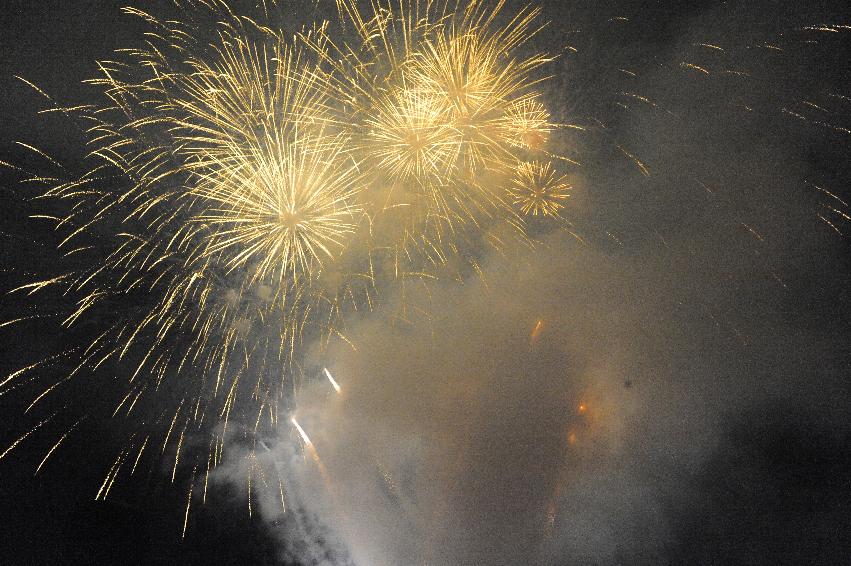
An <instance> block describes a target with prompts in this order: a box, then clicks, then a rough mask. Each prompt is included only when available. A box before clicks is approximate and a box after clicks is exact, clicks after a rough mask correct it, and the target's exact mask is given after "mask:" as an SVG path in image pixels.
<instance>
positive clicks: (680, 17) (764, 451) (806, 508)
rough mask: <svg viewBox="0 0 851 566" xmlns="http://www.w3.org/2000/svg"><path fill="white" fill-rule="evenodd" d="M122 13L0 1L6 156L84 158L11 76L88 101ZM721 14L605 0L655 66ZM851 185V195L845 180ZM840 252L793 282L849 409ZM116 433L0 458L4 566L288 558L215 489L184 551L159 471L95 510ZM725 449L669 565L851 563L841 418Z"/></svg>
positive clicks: (1, 403) (10, 412) (801, 418)
mask: <svg viewBox="0 0 851 566" xmlns="http://www.w3.org/2000/svg"><path fill="white" fill-rule="evenodd" d="M123 4H124V3H123V2H118V3H116V2H107V1H94V0H78V1H73V2H72V1H67V0H66V1H53V0H46V1H42V2H38V3H33V2H30V1H21V0H6V1H5V2H4V3H3V7H2V10H0V160H3V161H10V162H13V163H14V162H20V161H16V160H26V159H28V158H27V157H26V152H24V151H23V150H21V149H20V148H18V147H16V146H14V145H13V144H12V142H13V141H15V140H21V141H26V142H27V143H31V144H33V145H36V146H38V147H40V148H42V149H44V150H45V151H46V152H48V153H50V154H51V155H54V156H56V157H58V158H61V159H64V160H74V159H76V158H78V157H79V155H80V144H79V136H78V135H77V134H76V132H75V130H74V127H73V125H70V124H68V122H67V121H65V120H63V119H62V118H61V117H59V116H56V115H50V116H37V115H36V111H37V110H38V109H40V108H43V107H44V104H43V99H42V98H41V97H40V96H39V95H38V94H37V93H35V92H33V91H32V89H30V88H29V87H27V86H26V85H23V84H22V83H20V82H18V81H16V80H15V79H14V78H13V75H20V76H23V77H25V78H27V79H28V80H31V81H32V82H34V83H35V84H37V85H38V86H39V87H40V88H42V89H43V90H44V91H46V92H48V93H50V94H52V95H55V96H56V97H57V98H58V99H59V100H60V101H61V102H63V103H66V104H73V103H76V102H79V101H84V100H85V97H86V92H87V87H84V86H82V85H81V84H80V80H81V79H84V78H87V77H90V76H92V75H94V73H95V71H96V68H95V66H94V63H93V62H94V61H96V60H98V59H104V58H109V56H110V53H111V51H112V50H113V49H115V48H118V47H124V46H127V45H133V44H135V42H137V41H138V38H139V36H140V34H141V32H142V31H143V29H142V27H141V25H140V24H139V22H138V21H137V20H136V19H135V18H130V17H127V16H124V15H122V14H121V13H120V11H119V7H120V6H122V5H123ZM149 4H151V5H154V4H161V5H162V9H164V10H168V6H167V3H165V2H152V3H145V5H146V6H145V7H148V5H149ZM567 4H568V3H567V2H565V3H563V4H562V3H559V2H554V1H553V2H550V3H549V4H548V5H547V6H546V7H545V17H547V18H550V19H553V20H554V24H553V26H552V27H553V28H554V29H555V30H556V31H558V30H559V29H560V26H565V29H567V26H569V24H568V19H567V18H569V17H570V15H571V9H570V8H569V7H568V6H567ZM719 4H722V3H721V2H717V1H710V0H706V1H698V0H692V1H689V2H629V3H626V2H623V3H617V2H601V3H599V10H600V11H601V12H605V11H609V12H611V14H612V15H628V16H629V17H630V19H631V22H632V25H633V27H634V28H635V29H637V30H641V31H639V32H636V35H635V36H634V37H631V38H630V45H637V46H639V47H641V48H643V49H644V50H646V52H647V53H648V54H651V55H650V59H652V53H653V52H654V51H656V50H664V49H665V48H667V47H668V46H669V45H670V44H672V43H673V42H674V41H675V40H676V38H677V37H678V36H679V34H680V33H681V32H682V31H683V30H684V29H685V28H686V27H687V24H688V22H689V21H690V19H692V18H695V17H698V16H699V15H700V14H701V13H702V12H703V11H709V10H711V9H713V8H716V7H717V6H718V5H719ZM758 4H759V6H756V5H753V6H752V7H751V8H750V9H749V11H748V13H751V14H759V15H760V17H761V18H763V19H764V20H766V21H772V20H775V19H776V20H781V19H782V18H784V17H786V15H785V13H784V6H785V4H786V3H784V2H777V3H771V2H762V3H758ZM842 4H843V3H842V2H838V3H837V5H836V6H837V7H835V8H834V7H832V6H831V4H830V3H821V4H818V3H813V5H812V6H810V7H808V8H806V9H807V10H810V11H811V16H812V18H811V20H812V21H820V20H821V21H837V20H836V16H841V15H842V11H841V9H840V8H841V5H842ZM150 9H151V10H152V11H156V10H154V8H150ZM846 12H847V8H846ZM845 15H846V17H847V14H845ZM831 18H833V19H832V20H831ZM844 23H848V22H844ZM846 53H847V46H846ZM833 57H835V60H836V62H839V63H842V62H844V63H846V66H845V67H843V66H842V65H841V64H840V65H838V66H833V67H830V68H831V69H832V70H831V71H829V72H828V73H827V74H826V75H823V76H821V77H817V78H816V79H815V80H820V81H824V84H825V88H827V89H829V88H833V87H834V86H835V85H842V84H845V85H846V86H847V84H848V81H849V76H848V74H847V73H848V68H847V57H845V55H843V53H835V54H834V55H833ZM831 73H833V74H831ZM846 143H847V142H846ZM843 147H844V150H839V151H838V152H837V153H838V155H834V156H833V157H834V158H835V159H842V158H843V156H844V158H845V159H846V160H847V158H848V153H847V148H848V145H845V146H843ZM816 153H818V152H816ZM814 159H816V160H818V158H814ZM822 159H823V158H822ZM831 161H832V160H831ZM832 164H835V163H833V162H832V163H829V164H828V165H832ZM846 172H847V170H846ZM844 179H845V182H844V185H846V186H847V184H848V182H847V180H848V179H849V177H847V176H846V177H844ZM0 189H2V191H3V192H2V196H0V218H2V222H0V231H2V232H3V235H4V238H6V240H5V244H4V246H3V248H2V251H3V254H4V257H2V258H0V261H2V268H3V271H2V273H3V275H4V277H8V278H9V280H10V281H11V280H14V279H15V277H18V276H19V275H18V274H21V273H23V274H27V273H30V274H31V273H37V272H38V271H39V264H40V262H44V261H47V259H45V258H47V257H48V256H47V254H45V256H44V257H39V256H38V255H37V252H33V251H31V250H37V249H38V246H39V245H41V244H39V243H38V241H41V239H42V234H41V233H40V232H38V230H37V226H36V225H34V223H33V222H31V221H28V220H27V219H26V218H25V216H26V214H27V213H25V212H24V211H25V209H26V207H25V206H24V205H23V204H21V199H22V198H23V196H24V195H25V189H22V188H20V187H18V186H17V185H15V184H14V175H12V174H10V173H8V172H4V171H2V170H0ZM34 240H37V241H34ZM837 242H838V243H837V244H836V246H835V249H834V251H833V252H832V253H833V254H834V256H833V257H831V258H830V261H829V266H825V264H824V263H821V262H818V261H816V260H814V263H813V265H812V267H811V268H812V272H811V276H803V277H800V278H799V279H797V280H796V282H797V284H798V286H797V287H795V288H794V290H793V296H792V298H791V299H790V300H789V302H788V304H787V308H788V313H787V314H788V316H789V317H790V318H802V319H806V320H805V322H804V323H803V324H807V325H810V326H812V327H815V328H820V329H821V330H825V329H829V330H827V332H828V333H829V334H831V335H833V336H834V341H835V344H836V348H835V349H834V350H833V351H832V353H833V355H832V356H827V357H825V358H823V359H822V360H821V363H820V364H817V365H816V366H814V367H811V368H808V371H809V372H811V379H812V380H814V381H817V380H819V379H822V378H823V377H824V376H830V383H832V384H833V386H832V389H830V391H829V393H828V394H829V395H830V396H831V397H832V398H831V399H830V401H829V404H831V405H841V404H842V399H843V397H844V398H846V399H847V400H848V401H849V402H851V395H849V388H848V387H847V386H844V385H843V384H844V383H845V376H846V375H847V369H848V360H849V352H848V349H847V344H848V338H849V334H848V320H849V313H851V301H849V295H848V287H847V281H846V279H847V273H848V267H849V254H848V245H847V240H844V239H839V240H837ZM26 250H29V251H26ZM33 254H36V255H33ZM813 281H818V283H813ZM3 287H4V288H5V287H6V285H5V284H4V286H3ZM3 301H4V302H3V304H2V311H1V312H2V315H3V316H2V319H3V320H6V319H9V318H12V317H13V316H14V314H15V312H16V311H15V304H14V302H15V298H14V297H13V298H9V299H3ZM804 315H805V316H804ZM62 339H63V338H62V336H61V335H60V334H59V333H58V332H57V331H55V330H54V331H53V333H51V331H50V330H49V328H46V327H38V326H36V327H26V328H25V327H20V329H18V328H16V329H15V331H14V332H11V333H9V332H6V333H5V334H4V335H3V337H2V340H3V342H0V347H2V348H3V349H2V350H0V351H2V352H15V353H14V354H8V355H4V354H2V353H0V369H2V371H0V374H2V375H4V376H5V375H6V374H8V373H9V372H10V371H13V370H14V369H17V368H18V367H20V365H21V359H22V358H23V356H24V355H25V354H31V355H27V356H26V358H25V359H35V356H36V355H37V353H38V352H41V351H47V350H48V349H49V348H48V346H49V345H56V344H60V343H61V341H62ZM13 346H14V347H13ZM837 384H838V385H837ZM10 397H11V396H10ZM850 404H851V403H850ZM21 409H22V407H19V406H16V401H15V400H14V399H10V398H8V397H5V398H0V439H1V440H2V442H0V448H5V446H7V445H8V444H9V443H10V442H11V441H12V440H13V439H14V438H16V437H17V436H18V435H19V432H17V431H18V428H17V427H16V426H14V425H16V423H17V418H18V414H19V412H20V410H21ZM107 425H108V423H86V425H85V429H84V430H85V434H83V435H76V436H75V437H71V438H69V440H68V441H67V442H66V445H65V446H64V449H63V450H62V451H61V452H60V453H58V454H57V456H56V457H54V459H53V460H52V461H50V462H49V463H48V464H47V465H46V467H45V469H43V470H42V473H40V474H39V475H38V476H37V477H33V474H32V472H33V470H34V468H35V466H36V465H37V463H38V461H39V460H40V458H41V455H42V454H43V453H44V449H45V442H47V441H46V440H45V441H41V440H32V441H27V442H26V443H24V444H22V445H21V446H19V447H18V448H17V449H16V451H15V453H14V454H13V455H11V456H10V457H8V458H6V459H4V460H3V461H0V516H2V519H0V564H60V563H61V564H186V565H191V564H273V563H275V557H276V555H277V552H276V549H275V546H274V544H273V542H272V538H271V537H270V536H269V534H268V533H267V532H266V529H267V528H268V527H267V526H264V524H263V523H262V522H261V521H259V520H257V519H256V518H254V519H252V518H249V517H248V511H247V509H246V508H245V505H244V502H239V501H235V499H236V498H235V497H234V495H233V494H230V493H227V492H221V493H217V494H215V497H213V499H214V501H215V502H216V504H214V505H207V506H205V507H200V506H199V507H197V508H195V509H194V510H193V514H192V519H191V522H190V529H189V532H188V535H187V537H186V540H183V541H181V539H180V527H181V525H182V519H183V509H184V504H185V493H183V492H182V491H178V489H177V488H175V487H173V486H172V485H170V484H168V482H165V481H162V478H160V477H159V474H158V470H151V471H149V472H148V474H147V476H143V477H142V478H140V479H139V481H136V482H134V483H133V484H132V485H125V486H122V489H121V490H118V491H117V492H116V494H115V495H114V496H111V497H110V499H109V500H108V501H107V502H95V501H93V496H94V494H95V493H96V492H97V488H98V487H99V485H100V481H101V478H102V476H101V471H100V470H102V469H103V462H104V461H107V460H108V459H109V458H110V457H111V456H112V455H113V454H114V451H113V449H112V446H111V445H110V442H109V438H110V430H109V427H108V426H107ZM7 430H8V431H11V432H8V433H7ZM92 439H97V440H98V441H97V442H93V441H92ZM726 441H727V442H726V444H725V449H724V450H723V451H719V452H718V453H717V454H715V455H714V456H713V458H712V459H711V463H710V465H708V466H706V467H705V468H704V469H703V470H702V471H701V472H700V473H699V474H696V475H695V476H694V477H690V478H688V479H687V481H688V483H689V484H690V486H692V488H693V489H694V490H695V492H696V493H699V494H700V497H698V498H696V499H692V500H691V501H689V502H687V503H686V504H672V505H671V508H670V509H669V510H668V511H667V512H668V514H669V516H670V519H671V522H672V523H673V524H675V525H677V528H676V529H675V532H674V533H673V540H671V541H669V543H668V544H667V545H666V547H667V562H668V563H670V564H781V563H785V564H804V563H812V564H843V563H846V564H847V563H851V558H849V556H851V539H849V537H851V535H849V533H851V513H849V509H851V475H849V470H851V424H849V423H848V422H847V420H845V419H843V418H837V416H836V413H835V412H830V413H828V412H822V411H820V408H819V406H818V404H817V403H813V402H811V401H807V402H806V403H801V404H800V405H796V404H795V403H789V402H787V401H783V402H766V403H762V404H760V405H758V406H755V407H753V408H752V409H750V410H749V411H748V412H746V413H745V414H737V415H735V417H734V418H731V420H730V422H729V423H728V430H727V431H726ZM48 446H49V444H48ZM93 470H94V471H93ZM620 560H621V563H623V564H634V563H641V562H643V561H644V560H643V559H642V558H641V557H640V556H630V555H624V556H623V557H621V559H620ZM565 563H569V562H565Z"/></svg>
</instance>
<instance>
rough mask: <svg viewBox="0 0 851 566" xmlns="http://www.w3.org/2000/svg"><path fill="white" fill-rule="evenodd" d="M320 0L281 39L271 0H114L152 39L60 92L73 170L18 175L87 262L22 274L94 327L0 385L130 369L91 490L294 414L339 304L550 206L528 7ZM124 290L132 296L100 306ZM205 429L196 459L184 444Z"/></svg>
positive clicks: (365, 296)
mask: <svg viewBox="0 0 851 566" xmlns="http://www.w3.org/2000/svg"><path fill="white" fill-rule="evenodd" d="M336 4H337V8H338V14H339V18H338V19H337V21H335V22H331V23H330V24H327V25H322V26H313V27H309V28H305V29H304V30H302V31H301V32H300V33H298V34H296V35H294V36H287V35H285V33H284V31H281V27H280V26H276V25H273V24H272V22H271V20H270V19H267V18H269V14H270V13H272V12H273V10H271V9H270V8H271V7H273V5H274V2H272V3H268V4H267V3H264V4H263V6H262V8H263V9H262V12H263V16H262V17H261V18H258V19H251V18H248V17H245V16H242V15H239V14H236V13H235V12H234V11H232V10H231V8H230V7H229V6H228V5H227V4H225V3H223V2H221V1H219V0H214V1H210V2H200V3H196V2H186V3H183V2H178V7H180V8H181V9H182V10H184V11H185V13H187V14H191V15H193V17H188V18H187V22H188V21H198V22H206V23H201V24H189V23H187V22H181V21H176V20H160V19H157V18H155V17H154V16H152V15H150V14H147V13H145V12H143V11H141V10H139V9H136V8H127V9H126V12H127V13H129V14H132V15H134V16H138V17H140V18H142V19H144V20H145V21H146V22H147V24H148V25H149V26H150V32H149V33H148V36H147V45H146V47H144V48H136V49H129V50H122V51H121V52H119V54H118V55H117V57H116V61H112V62H103V63H101V65H100V69H101V73H100V75H99V76H98V77H97V78H96V79H94V80H91V81H89V82H90V83H91V84H92V85H94V86H95V87H96V88H98V89H99V90H100V92H101V93H102V95H103V97H104V99H103V100H102V101H100V102H97V103H94V104H92V105H90V106H84V107H75V108H62V107H58V106H57V107H56V108H55V109H56V110H60V111H62V112H65V113H66V114H68V115H71V116H74V117H75V118H77V119H79V120H80V121H81V123H83V124H85V134H86V136H87V137H88V144H89V146H90V147H91V152H90V154H89V157H88V159H89V161H90V170H89V171H88V172H87V173H85V174H83V175H81V176H72V175H70V174H68V173H67V172H64V171H60V172H58V173H57V174H56V175H44V174H33V175H32V177H31V178H30V179H29V180H30V181H32V182H35V183H41V184H42V185H45V186H46V189H45V191H44V194H43V195H42V196H43V197H45V198H48V199H53V200H54V201H56V202H57V203H58V204H59V205H60V206H61V207H64V208H65V210H67V214H66V216H64V217H61V218H60V217H55V220H56V223H57V230H58V231H60V233H63V234H64V238H63V240H62V242H61V243H60V246H59V247H60V251H62V252H64V253H65V255H66V256H74V259H75V260H78V263H77V265H79V258H81V257H83V256H86V257H89V258H90V262H89V266H88V268H83V269H79V268H75V269H71V270H68V271H66V272H62V273H58V274H55V275H54V276H51V277H49V278H46V279H44V280H42V281H36V282H33V283H29V284H26V285H23V286H21V287H20V288H19V289H18V290H19V291H43V290H45V289H50V288H54V287H56V288H61V289H62V292H63V293H64V294H65V295H67V296H70V297H73V298H74V304H73V306H72V307H71V308H70V309H69V310H68V312H67V313H65V315H64V325H65V326H66V327H68V328H69V329H73V328H75V325H78V323H79V322H80V321H85V320H87V317H88V319H91V320H92V321H95V320H97V321H102V320H106V321H108V322H107V323H106V324H104V325H103V328H102V329H101V330H100V331H98V332H96V333H95V335H94V337H93V338H90V343H89V344H88V346H87V347H84V348H81V349H76V350H74V351H73V352H71V351H69V352H65V353H63V354H61V355H60V356H57V357H54V358H49V359H47V360H42V361H39V362H36V363H34V364H32V365H30V366H27V367H25V368H22V369H21V370H20V371H18V372H15V373H14V374H13V375H11V376H9V377H8V378H6V379H5V380H3V381H2V383H0V387H2V386H5V385H7V384H8V383H11V382H13V381H14V380H16V379H19V378H20V376H22V375H24V374H26V373H27V372H29V371H31V370H32V369H33V368H35V367H39V366H41V365H47V364H49V363H51V362H50V360H51V359H59V358H64V357H71V356H77V357H78V364H77V365H76V368H75V369H74V370H73V371H72V372H71V373H70V375H66V376H63V377H62V378H61V379H60V380H59V381H58V382H55V383H52V384H50V385H49V386H48V387H46V388H45V389H44V390H43V391H42V392H40V393H39V395H38V396H37V397H36V399H35V400H34V401H33V404H36V403H38V402H40V401H41V400H42V399H43V398H45V397H46V396H48V395H49V394H51V393H52V392H54V391H55V390H57V388H60V387H61V386H62V385H63V384H66V383H67V382H68V381H69V380H71V379H72V378H74V377H75V376H78V375H80V374H82V373H84V372H85V371H89V372H91V374H92V375H94V374H96V372H97V371H98V370H99V368H107V367H112V368H121V367H125V366H126V368H125V370H126V373H127V379H126V388H125V390H124V392H123V394H122V395H121V398H120V399H117V400H116V402H115V403H112V404H110V405H109V407H108V408H107V412H109V413H111V415H112V416H113V417H121V418H125V419H127V420H132V419H135V422H136V423H137V427H136V430H135V431H134V432H133V433H132V434H131V435H130V438H129V439H128V442H127V443H126V445H125V446H124V447H123V448H122V450H121V452H120V454H119V455H118V457H117V458H116V460H115V461H114V463H113V465H112V466H111V467H110V469H109V472H108V473H107V475H106V478H105V479H104V482H103V485H102V488H101V492H100V493H99V496H104V497H105V496H106V495H107V494H108V493H109V490H110V489H111V487H112V485H113V484H114V482H115V480H116V477H117V476H118V474H119V472H120V471H121V470H128V469H129V470H130V471H131V472H132V471H133V470H135V468H136V466H137V465H138V464H139V461H140V459H141V457H142V455H143V454H144V453H145V452H146V450H148V451H149V452H150V451H151V450H150V449H149V447H150V446H152V445H154V444H157V443H158V444H159V445H160V448H159V450H157V451H156V452H158V453H160V454H164V453H166V452H167V451H169V452H170V453H171V454H173V462H174V464H173V472H172V478H174V476H175V473H176V471H177V469H178V464H179V463H180V462H181V461H186V459H187V458H189V460H190V461H191V462H193V465H192V470H193V474H192V475H193V478H194V475H195V472H196V471H197V470H201V469H203V468H204V467H205V466H206V473H207V474H208V473H209V471H210V470H211V469H212V468H213V467H215V465H216V464H217V463H218V462H219V461H220V460H221V458H222V453H223V451H224V445H225V440H226V438H227V435H228V423H229V422H230V419H231V416H232V414H234V413H236V414H239V416H240V419H239V420H240V422H241V423H242V424H243V428H245V429H246V430H248V432H246V434H248V435H249V436H251V435H256V434H258V431H260V430H261V429H262V428H266V427H271V428H274V427H276V426H277V425H278V423H279V422H283V423H288V422H289V419H288V418H283V419H282V418H281V417H282V416H284V415H283V413H285V412H287V411H288V410H289V409H290V407H291V405H292V403H293V399H294V393H293V390H294V389H297V388H298V383H296V382H297V380H298V379H299V378H300V376H301V375H302V362H303V358H304V356H302V355H301V350H300V347H301V346H303V345H306V343H307V342H310V343H314V342H316V343H319V344H320V345H321V346H323V347H324V345H327V341H328V340H329V339H330V338H331V337H333V336H337V337H339V338H341V339H343V340H347V338H346V334H345V320H346V314H347V313H350V312H351V311H354V310H357V309H369V308H371V307H372V306H373V304H374V301H375V300H376V297H377V293H376V290H377V288H378V286H379V283H380V284H382V285H385V284H395V285H402V286H404V285H408V284H410V283H411V282H414V283H417V284H421V283H422V282H424V281H428V280H432V279H434V278H437V277H443V276H449V277H455V278H462V277H463V276H464V274H465V273H467V272H470V271H476V270H478V269H479V267H478V262H479V258H480V257H481V256H482V255H484V254H486V253H489V252H491V251H493V250H495V249H500V248H502V247H504V246H506V245H507V244H508V242H510V241H512V240H514V241H520V242H522V243H524V244H530V243H531V240H530V239H529V238H528V237H527V235H526V232H525V226H524V220H523V216H524V215H527V214H530V213H531V214H533V215H537V214H539V213H540V214H542V215H546V216H555V215H557V214H558V213H559V211H560V210H561V208H562V203H561V201H562V200H563V198H564V196H566V192H565V191H566V189H565V187H566V185H564V184H563V183H562V182H561V181H559V180H558V177H557V175H556V173H555V170H554V168H553V166H552V165H550V164H546V165H541V164H538V163H537V162H536V163H535V164H533V165H530V164H529V163H526V160H528V159H529V157H530V156H537V155H546V153H545V147H546V145H547V141H548V138H549V136H550V134H551V132H552V131H554V129H555V125H554V124H551V123H550V121H549V120H550V118H549V114H548V112H547V111H546V108H545V107H544V105H543V103H542V102H541V97H540V93H538V92H537V91H536V90H535V88H536V85H537V84H538V83H539V82H540V80H541V78H540V77H539V72H540V70H541V67H542V66H543V65H544V64H545V63H546V62H548V61H549V60H550V57H548V56H545V55H541V54H538V53H535V52H534V51H533V50H530V49H529V48H528V45H527V42H528V39H529V38H530V37H532V36H534V34H535V33H536V32H537V30H538V29H539V26H538V24H536V23H535V22H536V18H537V17H538V10H537V9H524V10H521V11H520V12H519V13H518V14H517V15H516V16H515V17H513V18H508V19H507V20H505V21H506V22H507V23H501V22H502V21H503V20H502V19H500V18H501V16H503V15H504V13H505V12H506V8H505V2H504V0H497V1H495V2H493V3H488V2H479V1H476V2H470V3H467V4H463V5H462V4H461V3H459V2H451V1H449V0H445V1H444V0H440V1H432V0H402V1H400V2H397V3H393V2H386V3H384V2H374V3H372V4H371V5H370V7H369V8H368V9H367V10H365V11H363V10H361V9H360V7H359V6H358V5H357V3H356V2H354V0H337V2H336ZM195 15H197V16H199V17H198V18H197V20H196V19H194V16H195ZM530 167H531V169H530ZM527 181H528V182H527ZM563 193H564V194H563ZM523 199H525V200H523ZM518 204H519V205H520V209H519V211H518V210H517V209H516V207H515V205H518ZM51 218H53V217H51ZM131 293H137V294H139V295H140V297H141V299H140V303H139V306H138V308H137V309H134V310H133V311H132V312H124V313H121V315H120V316H119V315H117V314H116V313H114V312H112V310H111V305H112V301H114V300H118V298H119V297H122V296H125V295H128V294H131ZM403 294H404V293H403ZM403 317H404V315H403ZM320 349H321V348H320ZM77 350H79V351H77ZM245 423H250V424H251V425H253V426H247V425H246V424H245ZM39 426H40V425H39ZM75 426H76V424H75ZM151 430H158V431H161V433H162V434H158V433H155V432H143V431H151ZM198 433H204V434H210V436H209V438H210V440H209V442H208V443H206V444H207V446H208V447H209V450H208V452H207V454H205V455H200V456H199V455H197V454H194V453H191V451H188V450H187V449H186V446H187V442H185V439H186V438H187V437H188V436H189V435H192V434H198ZM249 433H250V434H249ZM27 434H29V433H27ZM65 435H67V432H66V433H65ZM65 435H63V436H62V437H61V439H60V441H59V442H61V441H62V439H64V438H65ZM255 437H256V436H255ZM57 445H58V443H57ZM55 448H56V446H54V447H53V449H55ZM53 449H51V452H52V450H53ZM184 452H189V454H188V455H183V459H182V453H184ZM252 454H253V452H252ZM48 455H49V454H48ZM205 486H206V481H205ZM190 496H191V490H190Z"/></svg>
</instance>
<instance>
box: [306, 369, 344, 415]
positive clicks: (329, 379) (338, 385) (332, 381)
mask: <svg viewBox="0 0 851 566" xmlns="http://www.w3.org/2000/svg"><path fill="white" fill-rule="evenodd" d="M322 371H324V372H325V377H327V378H328V381H330V382H331V385H332V386H334V390H335V391H336V392H337V393H340V384H339V383H337V381H336V380H335V379H334V378H333V377H332V376H331V372H330V371H328V368H322ZM296 426H298V425H296Z"/></svg>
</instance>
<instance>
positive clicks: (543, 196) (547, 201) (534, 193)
mask: <svg viewBox="0 0 851 566" xmlns="http://www.w3.org/2000/svg"><path fill="white" fill-rule="evenodd" d="M570 189H571V185H570V183H569V182H568V181H567V176H565V175H561V174H559V173H558V172H557V171H556V170H555V169H554V168H553V165H552V163H541V162H538V161H531V162H526V163H521V164H520V165H519V166H518V167H517V170H516V172H515V174H514V179H513V180H512V183H511V188H510V189H509V195H510V196H511V199H512V201H513V202H514V204H515V205H516V206H517V207H518V208H519V209H520V211H521V212H522V213H523V214H524V215H526V216H529V215H531V216H550V217H556V216H558V215H559V212H560V211H561V209H562V208H564V201H565V200H567V198H568V197H569V196H570Z"/></svg>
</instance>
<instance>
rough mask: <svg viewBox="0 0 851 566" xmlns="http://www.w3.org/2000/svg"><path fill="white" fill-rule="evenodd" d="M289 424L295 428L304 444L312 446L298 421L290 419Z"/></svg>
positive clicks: (293, 418)
mask: <svg viewBox="0 0 851 566" xmlns="http://www.w3.org/2000/svg"><path fill="white" fill-rule="evenodd" d="M290 422H291V423H293V426H294V427H295V428H296V430H297V431H298V433H299V434H300V435H301V439H302V440H304V443H305V444H307V445H309V446H312V445H313V443H312V442H311V441H310V437H308V436H307V433H306V432H304V429H303V428H301V425H300V424H298V421H296V420H295V417H292V418H290Z"/></svg>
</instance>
